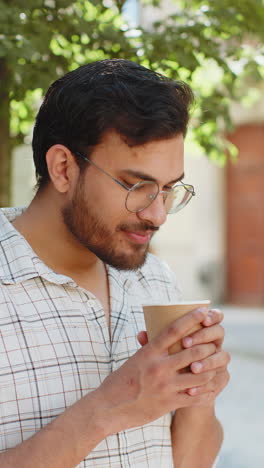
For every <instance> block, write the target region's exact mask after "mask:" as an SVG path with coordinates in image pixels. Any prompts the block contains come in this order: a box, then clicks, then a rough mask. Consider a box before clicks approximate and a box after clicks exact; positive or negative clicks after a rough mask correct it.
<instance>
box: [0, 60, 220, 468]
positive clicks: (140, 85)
mask: <svg viewBox="0 0 264 468" xmlns="http://www.w3.org/2000/svg"><path fill="white" fill-rule="evenodd" d="M191 102H192V93H191V91H190V89H189V87H188V86H187V85H186V84H184V83H181V82H174V81H171V80H168V79H166V78H165V77H162V76H161V75H158V74H156V73H154V72H152V71H150V70H148V69H146V68H144V67H141V66H139V65H137V64H135V63H132V62H129V61H126V60H105V61H99V62H95V63H93V64H89V65H86V66H83V67H81V68H79V69H77V70H75V71H73V72H71V73H69V74H67V75H66V76H64V77H62V78H61V79H59V80H57V81H56V82H55V83H53V84H52V85H51V87H50V89H49V90H48V92H47V95H46V97H45V99H44V102H43V104H42V106H41V108H40V111H39V113H38V116H37V119H36V125H35V129H34V136H33V152H34V161H35V166H36V175H37V181H38V190H37V193H36V196H35V197H34V199H33V201H32V202H31V204H30V205H29V207H28V208H27V209H3V210H2V212H1V234H0V235H1V237H0V239H1V256H0V279H1V288H0V330H1V340H0V352H1V375H0V395H1V399H0V408H1V410H0V418H1V419H0V421H1V434H0V448H1V454H0V464H1V468H15V467H16V468H17V467H19V468H24V467H26V468H40V467H45V468H73V467H76V466H78V467H80V468H84V467H100V468H103V467H111V468H115V467H116V468H117V467H133V468H138V467H141V468H143V467H149V468H154V467H156V468H160V467H164V468H169V467H172V466H175V467H176V468H209V467H211V466H212V464H213V463H214V460H215V458H216V456H217V453H218V451H219V449H220V446H221V442H222V429H221V426H220V424H219V422H218V421H217V419H216V418H215V414H214V401H215V398H216V396H217V394H218V393H219V392H220V391H221V390H222V389H223V388H224V387H225V385H226V383H227V381H228V372H227V369H226V368H227V364H228V361H229V355H228V353H226V352H224V351H223V350H222V342H223V328H222V326H221V325H220V322H221V321H222V318H223V317H222V313H221V312H219V311H217V310H211V311H210V312H208V311H205V310H195V311H192V312H191V313H190V314H188V315H186V316H185V317H184V318H181V319H179V320H177V321H175V323H174V324H173V325H172V326H170V327H169V328H168V329H166V330H164V332H163V333H161V334H160V335H159V336H158V337H157V338H156V339H155V340H153V341H151V342H149V343H148V340H147V336H146V332H144V329H145V324H144V319H143V312H142V302H143V301H144V300H146V299H149V298H152V299H153V298H154V299H155V300H158V301H160V302H161V301H168V300H172V301H173V300H179V294H180V293H179V291H178V288H177V285H176V283H175V279H174V276H173V274H172V272H171V271H170V270H169V268H168V267H167V266H166V265H165V264H163V263H162V262H161V261H159V260H158V259H157V258H155V257H154V256H152V255H148V254H147V251H148V246H149V243H150V240H151V238H152V236H153V234H154V233H155V231H157V230H158V229H159V227H160V226H161V225H162V224H163V223H164V222H165V220H166V217H167V214H168V213H172V214H173V213H175V212H177V211H178V210H179V209H180V208H183V207H184V206H185V205H186V204H187V203H188V202H189V201H190V199H191V198H192V195H193V193H194V191H193V187H192V186H191V185H188V184H185V183H184V182H183V181H182V179H183V175H184V174H183V173H184V161H183V139H184V136H185V133H186V128H187V123H188V117H189V114H188V110H189V107H190V105H191ZM175 221H177V220H176V219H175ZM196 323H202V325H203V327H202V329H201V330H200V331H198V332H196V333H195V334H193V335H192V336H189V337H188V338H187V339H186V338H185V339H183V337H184V336H185V335H186V334H187V333H188V331H189V330H191V329H192V328H193V326H194V325H195V324H196ZM178 340H182V343H183V346H184V348H185V349H184V350H183V351H181V352H180V353H178V354H175V355H173V356H170V355H168V348H169V347H170V346H171V345H172V344H173V343H174V342H176V341H178ZM188 366H189V371H185V372H183V371H182V369H186V367H188Z"/></svg>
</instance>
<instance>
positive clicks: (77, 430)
mask: <svg viewBox="0 0 264 468" xmlns="http://www.w3.org/2000/svg"><path fill="white" fill-rule="evenodd" d="M102 406H103V405H102V402H101V401H100V400H99V401H98V397H97V393H96V392H92V393H91V394H89V395H87V396H86V397H84V398H82V399H81V400H79V401H78V402H77V403H75V404H74V405H73V406H72V407H70V408H68V409H67V410H66V411H65V412H64V413H63V414H61V415H60V416H58V417H57V418H56V419H55V420H54V421H53V422H51V423H50V424H48V425H47V426H45V427H44V428H43V429H41V430H40V431H39V432H37V433H36V434H35V435H34V436H32V437H31V438H30V439H28V440H26V441H25V442H23V443H21V444H19V445H18V446H16V447H14V448H12V449H10V450H7V451H6V452H4V453H2V454H0V466H1V468H17V467H19V468H73V467H75V466H77V465H78V464H79V463H80V462H81V461H82V460H83V459H84V458H85V457H86V456H87V455H88V454H89V453H90V452H91V451H92V449H93V448H94V447H95V446H96V445H98V443H99V442H100V441H101V440H103V439H104V438H105V437H106V436H107V435H109V434H107V428H108V427H107V428H106V425H107V414H105V415H104V411H103V408H102Z"/></svg>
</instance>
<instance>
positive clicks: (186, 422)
mask: <svg viewBox="0 0 264 468" xmlns="http://www.w3.org/2000/svg"><path fill="white" fill-rule="evenodd" d="M171 437H172V448H173V460H174V466H175V468H212V466H213V463H214V461H215V459H216V457H217V454H218V452H219V450H220V448H221V445H222V441H223V429H222V426H221V424H220V422H219V421H218V420H217V418H216V417H215V412H214V408H213V407H212V408H211V407H208V408H206V407H204V408H182V409H179V410H177V411H176V413H175V415H174V418H173V422H172V427H171Z"/></svg>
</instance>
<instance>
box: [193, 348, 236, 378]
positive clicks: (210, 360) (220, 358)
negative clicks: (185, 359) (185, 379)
mask: <svg viewBox="0 0 264 468" xmlns="http://www.w3.org/2000/svg"><path fill="white" fill-rule="evenodd" d="M230 359H231V357H230V354H229V353H228V352H226V351H220V352H218V353H215V354H213V355H212V356H209V357H207V358H206V359H204V360H203V361H198V362H197V361H195V362H192V364H191V366H190V367H191V371H192V372H193V373H194V374H199V373H200V372H206V371H209V370H215V369H219V368H220V367H226V366H227V365H228V364H229V362H230Z"/></svg>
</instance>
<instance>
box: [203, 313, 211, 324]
mask: <svg viewBox="0 0 264 468" xmlns="http://www.w3.org/2000/svg"><path fill="white" fill-rule="evenodd" d="M204 323H205V325H212V323H213V320H212V317H210V315H207V317H205V319H204Z"/></svg>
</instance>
